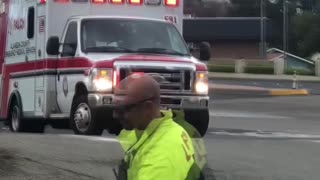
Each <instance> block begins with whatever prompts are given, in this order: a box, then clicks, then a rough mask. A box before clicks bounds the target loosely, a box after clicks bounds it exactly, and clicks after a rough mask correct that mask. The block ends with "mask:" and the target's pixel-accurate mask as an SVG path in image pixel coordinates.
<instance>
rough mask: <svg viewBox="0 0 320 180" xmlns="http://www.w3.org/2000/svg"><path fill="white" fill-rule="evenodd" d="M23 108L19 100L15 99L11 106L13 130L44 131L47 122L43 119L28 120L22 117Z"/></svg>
mask: <svg viewBox="0 0 320 180" xmlns="http://www.w3.org/2000/svg"><path fill="white" fill-rule="evenodd" d="M22 117H23V116H22V109H21V105H19V103H18V101H16V100H13V102H12V103H11V106H10V115H9V127H10V130H11V131H12V132H30V133H43V132H44V130H45V123H44V121H43V120H26V119H24V118H22Z"/></svg>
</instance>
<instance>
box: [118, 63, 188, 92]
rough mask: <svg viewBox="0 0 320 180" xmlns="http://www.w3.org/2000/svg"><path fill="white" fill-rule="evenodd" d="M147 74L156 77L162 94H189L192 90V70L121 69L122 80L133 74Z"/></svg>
mask: <svg viewBox="0 0 320 180" xmlns="http://www.w3.org/2000/svg"><path fill="white" fill-rule="evenodd" d="M139 72H140V73H141V72H143V73H145V74H149V75H150V76H152V77H154V78H155V79H156V80H157V81H158V82H159V84H160V90H161V93H182V92H184V93H188V92H191V90H192V77H193V74H192V72H193V71H192V70H180V69H173V70H172V69H159V68H148V69H144V68H134V69H132V68H130V69H124V68H122V69H120V80H123V79H124V78H126V77H127V76H129V75H130V74H133V73H139Z"/></svg>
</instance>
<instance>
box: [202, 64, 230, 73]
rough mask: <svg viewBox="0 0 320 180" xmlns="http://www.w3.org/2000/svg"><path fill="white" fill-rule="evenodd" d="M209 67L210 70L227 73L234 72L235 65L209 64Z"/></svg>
mask: <svg viewBox="0 0 320 180" xmlns="http://www.w3.org/2000/svg"><path fill="white" fill-rule="evenodd" d="M208 69H209V71H210V72H226V73H234V72H235V69H234V66H221V65H208Z"/></svg>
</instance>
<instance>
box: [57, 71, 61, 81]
mask: <svg viewBox="0 0 320 180" xmlns="http://www.w3.org/2000/svg"><path fill="white" fill-rule="evenodd" d="M57 76H58V81H60V71H58V72H57Z"/></svg>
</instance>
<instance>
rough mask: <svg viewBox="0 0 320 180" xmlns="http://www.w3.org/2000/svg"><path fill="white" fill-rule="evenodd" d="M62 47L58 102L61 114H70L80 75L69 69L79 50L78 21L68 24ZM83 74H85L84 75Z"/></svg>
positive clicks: (58, 77)
mask: <svg viewBox="0 0 320 180" xmlns="http://www.w3.org/2000/svg"><path fill="white" fill-rule="evenodd" d="M61 42H62V46H61V47H60V52H61V54H60V58H59V62H58V64H59V67H64V68H63V69H58V71H57V77H56V81H57V101H58V105H59V108H60V111H61V113H63V114H69V113H70V110H71V105H72V100H73V96H74V87H75V83H76V82H77V81H76V79H77V77H78V74H76V73H75V70H74V69H72V68H69V66H70V65H72V64H73V60H74V59H75V55H76V52H77V49H78V23H77V21H75V20H74V21H73V20H71V21H69V22H68V23H67V26H66V29H65V32H64V35H63V38H62V40H61ZM82 74H83V73H82Z"/></svg>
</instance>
